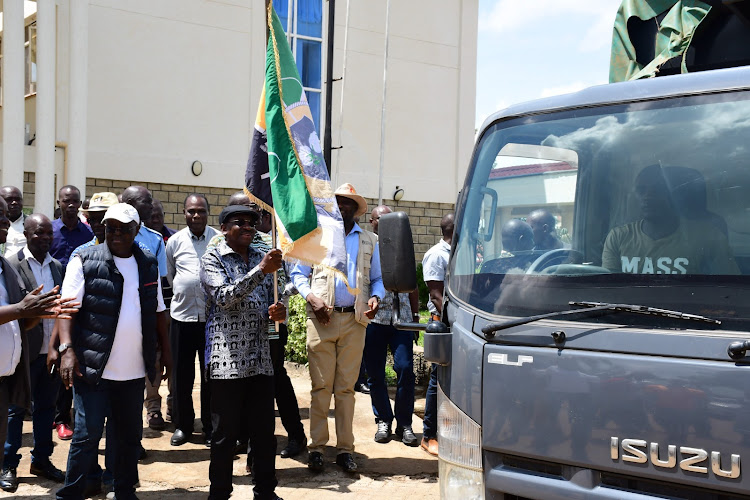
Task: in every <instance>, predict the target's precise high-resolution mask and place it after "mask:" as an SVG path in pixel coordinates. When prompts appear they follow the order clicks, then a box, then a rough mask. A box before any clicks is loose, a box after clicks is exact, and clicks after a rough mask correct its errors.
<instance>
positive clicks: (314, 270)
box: [0, 184, 453, 500]
mask: <svg viewBox="0 0 750 500" xmlns="http://www.w3.org/2000/svg"><path fill="white" fill-rule="evenodd" d="M335 194H336V199H337V202H338V205H339V208H340V211H341V215H342V219H343V223H344V224H343V225H344V232H345V246H346V255H347V268H346V269H347V272H346V278H347V280H346V281H345V280H343V279H341V278H340V277H339V276H338V275H337V274H336V273H335V272H333V271H332V270H330V269H329V268H326V267H324V266H307V265H304V264H302V263H291V264H290V263H285V262H283V261H282V255H281V251H280V250H278V249H276V248H274V247H273V244H272V238H271V233H272V224H271V214H270V213H269V212H267V211H265V210H263V209H262V208H261V207H259V206H257V205H255V204H253V203H251V201H250V199H249V198H248V197H247V196H246V195H245V194H244V193H242V192H238V193H236V194H235V195H233V196H232V197H231V198H230V199H229V203H228V205H227V206H226V207H225V208H223V209H222V210H221V213H220V215H219V224H220V228H219V229H215V228H212V227H210V226H209V225H208V217H209V213H210V205H209V202H208V200H207V198H206V196H205V195H203V194H199V193H192V194H189V195H187V197H186V198H185V201H184V216H185V224H186V227H185V228H184V229H181V230H179V231H174V230H173V229H171V228H168V227H167V226H165V224H164V209H163V207H162V205H161V203H160V202H159V201H158V200H155V199H153V197H152V194H151V193H150V192H149V190H148V189H146V188H145V187H143V186H130V187H128V188H127V189H125V190H124V191H123V192H122V193H121V194H120V195H119V196H118V195H117V194H115V193H111V192H102V193H95V194H94V195H92V197H91V198H90V199H88V200H85V203H84V200H82V199H81V193H80V190H79V189H78V188H76V187H75V186H64V187H62V188H61V189H60V190H59V193H58V200H57V204H58V208H59V211H60V213H59V217H58V218H56V219H55V220H52V221H50V220H49V218H47V217H46V216H45V215H43V214H31V215H25V214H24V212H23V195H22V193H21V191H20V190H19V189H18V188H16V187H13V186H5V187H2V188H0V244H2V246H1V247H0V250H2V256H0V441H2V442H4V444H5V446H4V456H3V461H2V470H1V472H0V489H2V490H4V491H6V492H13V491H15V490H16V489H17V487H18V483H19V478H18V472H17V468H18V465H19V462H20V459H21V455H20V454H19V450H20V448H21V435H22V423H23V420H24V417H25V415H26V412H27V411H30V413H31V419H32V428H33V438H34V442H33V448H32V450H31V468H30V473H31V474H32V475H36V476H41V477H45V478H47V479H50V480H52V481H55V482H58V483H62V486H61V488H60V489H59V490H58V491H57V493H56V497H57V498H58V499H82V498H85V497H89V496H92V495H95V494H99V493H101V492H102V491H103V490H104V492H105V493H107V494H108V498H117V499H120V500H125V499H128V500H129V499H133V498H136V495H135V491H136V487H137V485H138V460H139V459H141V458H143V457H144V456H145V455H146V453H147V451H146V450H145V449H144V448H143V446H142V445H141V437H142V433H143V411H144V408H145V411H146V418H147V423H148V426H149V427H150V428H152V429H154V430H164V429H166V422H165V418H164V416H163V414H162V398H161V396H160V394H159V387H160V386H161V384H162V382H163V381H164V382H165V383H167V384H168V387H169V397H168V398H167V401H166V421H171V422H172V424H173V426H174V433H173V434H172V436H171V439H170V444H171V445H173V446H181V445H183V444H184V443H187V442H189V441H191V440H193V439H194V438H193V434H194V433H195V431H196V429H195V428H194V422H195V417H196V411H195V409H194V406H193V398H192V393H193V386H194V383H195V377H196V373H195V366H196V356H197V359H198V361H199V362H198V363H197V364H198V366H199V367H200V374H199V380H200V382H199V384H200V422H201V428H200V432H202V438H201V439H202V441H203V442H204V443H205V444H206V446H208V447H209V448H210V456H211V462H210V466H209V471H208V475H209V479H210V483H211V486H210V492H209V499H225V498H229V496H230V495H231V492H232V460H233V457H234V455H235V453H236V451H237V450H243V451H245V450H246V451H247V465H246V470H247V473H248V474H252V476H253V482H254V496H255V498H259V499H276V498H278V496H277V495H276V493H275V488H276V486H277V480H276V471H275V457H276V438H275V436H274V429H275V422H274V404H275V406H276V407H277V408H278V412H279V416H280V418H281V422H282V424H283V426H284V429H285V430H286V432H287V436H288V439H287V444H286V446H285V447H284V448H283V449H282V451H281V453H280V455H281V457H282V458H289V457H294V456H297V455H299V454H300V453H302V452H303V451H304V450H305V448H307V449H308V467H309V469H310V470H311V471H314V472H320V471H322V470H324V469H325V464H326V460H325V458H324V451H325V447H326V445H327V443H328V440H329V435H328V409H329V406H330V402H331V397H333V398H334V407H335V410H334V417H335V425H336V458H335V462H336V464H338V466H339V467H341V468H342V469H343V470H344V471H345V472H354V471H356V470H357V467H358V466H357V463H356V461H355V460H354V456H353V452H354V434H353V431H352V425H353V418H354V391H355V385H356V386H360V385H363V386H364V387H365V388H366V389H367V391H368V392H369V393H370V396H371V399H372V409H373V414H374V417H375V424H376V425H375V435H374V440H375V441H376V442H378V443H386V442H388V441H390V440H391V439H392V437H393V436H392V431H393V421H394V419H395V435H396V436H397V438H398V439H399V440H401V441H402V442H403V443H404V444H405V445H407V446H419V445H420V440H419V439H418V438H417V435H416V434H415V432H414V431H413V429H412V414H413V411H414V371H413V345H414V344H413V342H414V335H413V333H412V332H404V331H400V330H397V329H396V328H394V326H393V325H392V315H391V313H392V308H393V307H394V302H395V301H394V296H393V294H392V293H391V292H387V291H386V290H385V289H384V287H383V282H382V277H381V264H380V255H379V251H378V239H377V233H378V222H379V219H380V216H381V215H384V214H387V213H389V212H391V209H390V208H389V207H387V206H385V205H382V206H379V207H376V208H375V209H374V210H372V212H371V218H370V223H371V227H372V232H371V231H367V230H365V229H363V228H362V227H360V225H359V223H358V221H359V218H360V217H361V216H363V215H364V214H365V213H367V212H368V207H367V203H366V201H365V199H364V198H363V197H362V196H360V195H359V194H357V192H356V190H355V189H354V187H353V186H351V185H350V184H344V185H342V186H340V187H339V188H338V189H337V190H336V191H335ZM441 229H442V233H443V239H442V240H441V241H440V242H439V243H438V244H437V245H435V247H433V248H432V249H430V251H429V252H427V254H426V255H425V258H424V262H423V264H424V270H425V280H426V282H427V285H428V287H429V289H430V303H429V307H430V312H431V315H432V319H439V318H440V313H441V310H442V282H443V280H444V277H445V270H446V266H447V256H448V252H449V249H450V241H451V237H452V232H453V219H452V215H449V216H446V217H445V218H444V219H443V221H442V223H441ZM274 280H275V282H274ZM347 282H348V285H349V287H347ZM354 289H356V290H358V293H356V295H353V294H352V293H351V292H352V290H354ZM292 293H299V294H300V295H301V296H302V298H304V299H305V301H306V303H307V355H308V359H309V371H310V379H311V385H312V387H311V403H310V426H309V440H308V437H307V436H306V434H305V429H304V427H303V425H302V421H301V418H300V411H299V406H298V403H297V398H296V395H295V393H294V388H293V386H292V383H291V380H290V378H289V375H288V374H287V373H286V370H285V369H284V350H285V349H284V347H285V344H286V340H287V337H288V330H287V327H286V325H285V321H286V319H287V307H286V303H287V301H286V299H287V298H288V296H289V295H290V294H292ZM399 303H400V307H401V309H400V317H401V318H402V319H403V320H407V319H412V318H414V319H415V321H418V318H419V313H418V308H419V299H418V295H417V293H416V291H415V292H414V293H412V294H402V296H401V297H400V301H399ZM389 348H390V350H391V352H392V353H393V358H394V370H395V372H396V376H397V391H396V398H395V407H394V408H393V409H392V408H391V402H390V399H389V397H388V392H387V386H386V377H385V366H386V354H387V350H388V349H389ZM363 368H364V371H366V373H367V378H366V379H365V381H362V380H360V379H359V377H360V372H361V371H362V369H363ZM167 381H168V382H167ZM435 393H436V379H435V370H434V367H433V370H432V375H431V377H430V385H429V388H428V392H427V401H426V410H425V421H424V432H423V439H422V441H421V446H422V447H423V448H424V449H425V450H426V451H427V452H429V453H431V454H433V455H436V454H437V446H438V444H437V432H436V424H437V408H436V397H435ZM53 429H54V430H55V432H56V433H57V436H58V438H59V439H61V440H70V450H69V454H68V461H67V466H66V470H65V471H64V472H63V471H62V470H60V469H59V468H58V467H56V466H55V465H54V464H53V463H52V462H51V460H50V457H51V455H52V450H53ZM105 433H106V438H107V439H106V449H105V467H104V470H102V468H101V467H100V466H99V463H98V450H99V444H100V440H101V438H102V436H103V435H104V434H105Z"/></svg>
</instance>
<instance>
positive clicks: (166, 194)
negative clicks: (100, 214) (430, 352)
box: [23, 172, 453, 263]
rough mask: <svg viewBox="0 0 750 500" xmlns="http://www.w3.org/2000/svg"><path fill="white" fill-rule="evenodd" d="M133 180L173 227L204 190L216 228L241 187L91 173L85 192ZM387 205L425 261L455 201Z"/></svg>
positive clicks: (26, 186)
mask: <svg viewBox="0 0 750 500" xmlns="http://www.w3.org/2000/svg"><path fill="white" fill-rule="evenodd" d="M34 182H35V174H34V173H33V172H25V173H24V183H23V197H24V205H25V206H27V207H32V206H33V205H34ZM133 184H143V185H145V186H146V187H147V188H148V189H149V190H150V191H151V193H152V194H153V196H154V198H156V199H158V200H159V201H161V203H162V205H163V206H164V222H165V223H166V224H167V225H168V226H169V227H172V228H174V229H182V228H183V227H185V217H184V215H183V212H182V206H183V203H184V201H185V197H186V196H187V195H188V194H190V193H202V194H205V195H206V199H208V203H209V204H210V205H211V212H210V216H209V220H208V223H209V225H211V226H214V227H216V228H218V227H219V212H221V209H222V208H224V207H225V206H226V204H227V202H228V201H229V197H230V196H231V195H232V194H234V193H235V192H237V191H239V189H229V188H215V187H205V186H195V185H192V186H189V185H177V184H161V183H154V182H146V183H141V182H139V181H137V180H132V181H131V180H114V179H100V178H92V177H89V178H87V179H86V190H85V191H86V193H85V195H86V196H87V197H90V196H91V195H93V194H94V193H98V192H101V191H111V192H113V193H115V194H120V193H121V192H122V191H123V189H125V188H126V187H128V186H131V185H133ZM377 203H378V201H377V200H375V199H372V198H367V204H368V207H369V209H370V210H372V209H373V208H375V207H376V206H377ZM386 205H388V206H389V207H391V210H393V211H394V212H398V211H403V212H406V213H407V214H408V215H409V222H410V223H411V228H412V235H413V238H414V256H415V258H416V259H417V262H418V263H419V262H421V261H422V256H423V255H424V253H425V252H426V251H427V250H428V249H429V248H430V247H431V246H432V245H434V244H435V243H437V242H438V241H439V240H440V237H441V233H440V219H442V218H443V216H444V215H445V214H448V213H450V212H452V211H453V203H436V202H424V201H406V200H401V201H393V200H386ZM360 224H361V225H362V226H363V227H364V228H365V229H371V228H370V214H369V213H368V214H365V215H363V216H362V217H361V218H360Z"/></svg>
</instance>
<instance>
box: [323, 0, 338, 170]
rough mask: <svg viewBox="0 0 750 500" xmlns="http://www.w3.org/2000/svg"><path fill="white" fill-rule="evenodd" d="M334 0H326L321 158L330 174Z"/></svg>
mask: <svg viewBox="0 0 750 500" xmlns="http://www.w3.org/2000/svg"><path fill="white" fill-rule="evenodd" d="M335 14H336V0H328V55H327V56H326V122H325V126H324V132H323V159H324V160H325V162H326V168H327V169H328V177H330V176H331V111H332V109H333V32H334V26H335V24H334V18H335Z"/></svg>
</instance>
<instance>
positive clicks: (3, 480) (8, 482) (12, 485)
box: [0, 467, 18, 493]
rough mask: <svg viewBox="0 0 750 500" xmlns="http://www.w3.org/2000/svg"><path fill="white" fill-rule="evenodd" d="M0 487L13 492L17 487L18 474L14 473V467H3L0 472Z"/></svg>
mask: <svg viewBox="0 0 750 500" xmlns="http://www.w3.org/2000/svg"><path fill="white" fill-rule="evenodd" d="M0 489H2V490H3V491H7V492H8V493H13V492H14V491H16V490H17V489H18V475H16V469H8V468H6V467H3V470H2V472H1V473H0Z"/></svg>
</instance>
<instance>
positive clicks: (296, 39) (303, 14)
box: [273, 0, 323, 135]
mask: <svg viewBox="0 0 750 500" xmlns="http://www.w3.org/2000/svg"><path fill="white" fill-rule="evenodd" d="M273 8H274V9H275V10H276V14H277V15H278V16H279V20H280V21H281V25H282V26H284V31H285V32H286V35H287V38H288V39H289V45H290V46H291V47H292V53H293V54H294V59H295V61H297V71H299V75H300V78H302V86H303V87H304V89H305V94H306V95H307V101H308V102H309V103H310V112H311V113H312V116H313V121H314V122H315V129H316V130H317V132H318V135H320V105H321V96H322V81H323V0H273Z"/></svg>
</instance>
